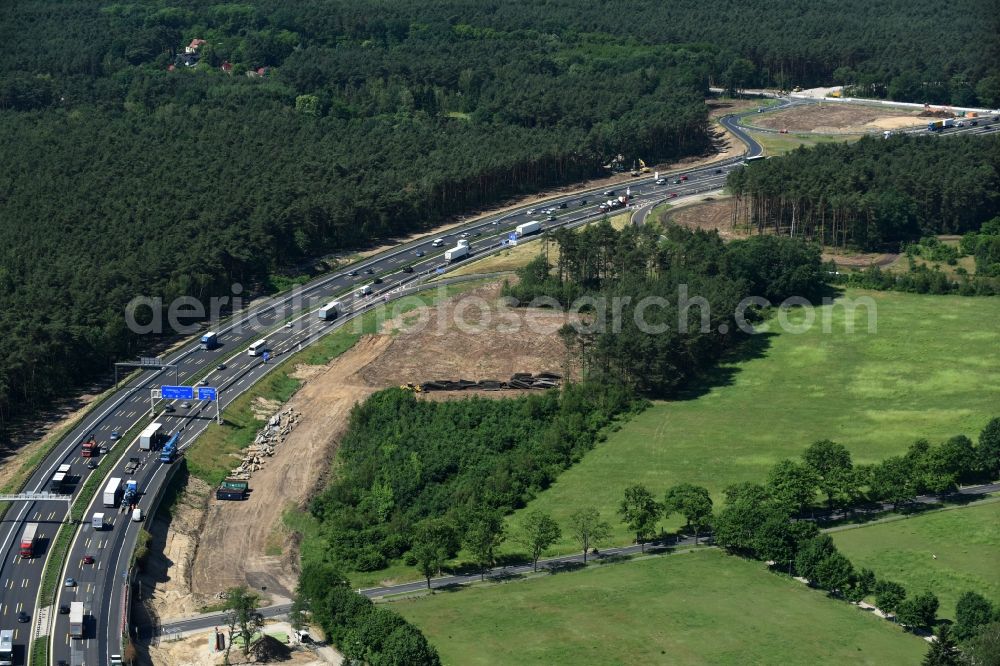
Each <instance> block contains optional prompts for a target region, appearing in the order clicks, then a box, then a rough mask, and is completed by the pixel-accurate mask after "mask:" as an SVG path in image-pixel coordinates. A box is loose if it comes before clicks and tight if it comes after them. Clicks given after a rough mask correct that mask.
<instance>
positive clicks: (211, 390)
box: [198, 386, 218, 400]
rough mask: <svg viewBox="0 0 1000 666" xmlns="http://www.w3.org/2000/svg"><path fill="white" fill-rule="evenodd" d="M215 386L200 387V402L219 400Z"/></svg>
mask: <svg viewBox="0 0 1000 666" xmlns="http://www.w3.org/2000/svg"><path fill="white" fill-rule="evenodd" d="M217 397H218V396H217V394H216V392H215V387H214V386H199V387H198V399H199V400H215V399H216V398H217Z"/></svg>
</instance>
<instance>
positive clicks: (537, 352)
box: [150, 282, 577, 621]
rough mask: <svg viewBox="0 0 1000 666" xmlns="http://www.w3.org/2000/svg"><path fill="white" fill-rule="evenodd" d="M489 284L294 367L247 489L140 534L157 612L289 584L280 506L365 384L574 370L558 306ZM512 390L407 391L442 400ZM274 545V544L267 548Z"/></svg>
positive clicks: (294, 566)
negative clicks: (511, 301) (290, 413)
mask: <svg viewBox="0 0 1000 666" xmlns="http://www.w3.org/2000/svg"><path fill="white" fill-rule="evenodd" d="M500 289H501V285H500V283H499V282H495V283H491V284H488V285H485V286H483V287H480V288H478V289H475V290H473V291H471V292H467V293H464V294H461V295H459V296H457V297H455V298H452V299H448V300H446V301H444V302H443V303H442V304H441V305H439V306H436V307H433V308H418V309H417V310H413V311H411V312H408V313H406V314H404V315H401V316H399V317H397V318H396V319H394V320H389V321H387V322H386V323H385V324H384V326H383V330H382V332H381V333H379V334H377V335H373V336H366V337H364V338H362V339H361V340H360V341H359V342H358V344H356V345H355V346H354V347H353V348H352V349H350V350H348V351H347V352H345V353H344V354H342V355H341V356H340V357H338V358H337V359H335V360H334V361H333V362H331V363H330V364H329V365H328V366H323V367H315V366H312V367H305V366H299V367H298V368H297V369H296V374H297V375H298V376H300V377H302V378H303V379H304V381H305V384H304V385H303V386H302V388H301V389H299V391H298V392H297V393H296V394H295V396H294V397H293V398H292V399H291V400H290V401H289V402H288V403H287V404H286V405H284V406H283V408H284V407H290V408H292V409H294V410H295V411H296V412H298V413H299V414H300V415H301V416H300V419H299V421H298V424H297V425H296V427H295V429H294V430H292V432H291V433H290V434H289V435H288V437H287V439H286V440H285V441H284V442H283V443H282V444H281V446H280V448H279V449H277V452H276V453H275V455H274V456H273V457H271V458H269V459H268V460H267V463H266V464H265V465H264V467H263V469H262V470H260V471H258V472H256V473H255V474H254V475H253V478H252V479H251V480H250V487H251V488H252V493H251V495H250V499H248V500H247V501H245V502H220V501H217V500H215V499H214V498H212V499H208V501H207V503H206V502H205V501H204V500H202V501H201V506H202V507H203V508H201V509H199V508H198V507H197V506H186V503H185V502H181V503H180V504H179V505H178V508H177V511H175V518H174V524H171V525H170V532H169V533H168V534H167V535H166V536H165V537H164V538H163V539H159V540H154V543H153V544H151V545H152V547H153V548H154V549H156V546H157V544H161V545H162V544H165V545H166V551H165V552H164V554H163V557H162V560H161V561H160V562H159V564H158V568H157V573H156V575H154V576H152V577H151V578H152V580H151V582H153V583H155V584H156V590H155V591H154V592H152V593H151V595H150V596H151V599H152V605H153V609H154V611H155V612H156V614H157V615H158V616H159V618H160V620H161V621H165V620H167V619H172V618H177V617H181V616H185V615H190V614H192V613H194V612H196V611H197V609H198V608H199V607H200V606H203V605H206V604H210V603H215V602H217V601H218V598H217V595H218V593H219V592H221V591H223V590H225V589H226V588H228V587H232V586H234V585H239V584H247V585H249V586H251V587H253V588H254V589H256V590H257V591H261V588H263V587H266V588H267V589H266V591H265V592H264V594H273V595H274V596H281V597H287V596H289V595H290V592H291V590H294V588H295V584H296V580H297V576H298V549H297V543H296V541H295V539H294V538H293V536H292V535H290V534H287V533H286V532H285V528H284V525H283V521H282V518H283V514H284V512H285V511H286V510H289V509H292V508H301V507H304V506H305V505H306V503H307V501H308V499H309V498H310V497H312V496H314V495H315V493H316V492H317V491H318V490H319V488H321V487H322V486H323V485H324V484H325V483H326V482H327V479H328V475H329V471H330V462H331V460H332V459H333V456H334V453H335V451H336V446H337V442H338V441H339V439H340V437H341V436H342V435H343V433H344V430H345V429H346V427H347V423H348V417H349V415H350V410H351V408H352V407H353V406H354V405H355V404H356V403H357V402H359V401H362V400H364V399H365V398H366V397H367V396H368V395H370V394H371V393H373V392H375V391H377V390H380V389H383V388H387V387H390V386H399V385H401V384H405V383H407V382H413V383H419V382H423V381H427V380H432V379H442V378H448V379H459V378H461V379H502V380H506V379H508V378H509V377H510V376H511V375H512V374H513V373H515V372H532V373H537V372H543V371H550V372H557V373H559V374H563V375H568V376H575V375H576V374H577V370H576V368H575V367H573V366H572V365H571V364H570V363H569V359H568V354H567V352H566V349H565V346H564V345H563V342H562V340H561V338H560V337H559V335H558V330H559V328H560V327H561V326H562V325H563V324H564V323H565V322H566V321H567V317H566V316H565V315H563V314H561V313H557V312H553V311H551V310H541V309H520V310H513V309H508V308H503V307H499V306H498V305H497V300H498V298H499V296H500ZM517 393H520V392H519V391H476V392H473V391H454V392H447V391H441V392H432V393H428V394H418V395H420V396H421V397H422V398H425V399H430V400H447V399H456V398H464V397H470V396H472V395H482V396H483V397H488V398H502V397H511V396H513V395H515V394H517ZM268 407H275V406H274V405H269V406H268ZM270 413H273V412H270V411H268V412H267V414H266V415H270ZM261 415H262V416H266V415H265V414H263V413H262V414H261ZM262 423H263V421H262ZM192 494H199V495H200V497H202V498H204V497H206V496H208V495H209V494H210V489H209V488H207V487H205V486H204V484H201V488H199V489H198V490H197V491H196V493H192ZM202 516H203V517H202ZM191 524H197V525H199V526H200V528H199V530H198V531H197V533H196V534H193V535H190V536H188V535H186V534H185V533H184V532H185V531H186V529H187V526H188V525H191ZM175 532H178V534H175ZM185 537H187V538H185ZM276 544H277V547H278V548H279V549H280V550H281V552H280V554H274V553H275V547H276ZM185 562H189V563H190V565H189V568H188V569H184V568H183V567H181V568H179V569H176V570H175V569H173V568H172V567H171V565H172V564H178V563H185Z"/></svg>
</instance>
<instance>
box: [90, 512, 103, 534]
mask: <svg viewBox="0 0 1000 666" xmlns="http://www.w3.org/2000/svg"><path fill="white" fill-rule="evenodd" d="M90 525H91V526H92V527H93V528H94V530H95V531H97V532H100V531H101V530H103V529H104V514H103V513H95V514H94V515H93V516H92V517H91V519H90Z"/></svg>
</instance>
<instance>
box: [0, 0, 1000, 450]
mask: <svg viewBox="0 0 1000 666" xmlns="http://www.w3.org/2000/svg"><path fill="white" fill-rule="evenodd" d="M10 4H11V6H9V7H6V8H5V10H6V11H5V14H4V20H3V21H2V22H0V39H2V41H3V43H4V46H5V48H4V49H3V51H2V52H0V145H3V146H4V157H5V159H4V160H3V161H2V166H0V235H2V238H3V240H4V243H3V244H2V246H0V326H3V328H4V330H5V332H6V335H5V340H6V341H7V344H5V345H3V347H2V348H0V438H2V436H3V435H2V432H3V430H4V428H5V426H6V424H7V423H8V422H9V420H10V418H11V417H12V416H16V415H17V414H20V413H26V412H29V411H30V410H31V409H33V408H35V407H37V406H39V405H41V404H44V403H45V402H46V401H48V400H49V399H51V398H52V397H55V396H58V395H60V394H63V393H65V392H67V391H69V390H72V389H73V388H74V386H76V385H78V384H79V382H80V381H82V380H84V379H86V378H88V377H92V376H94V375H95V374H98V373H101V372H106V371H107V370H108V369H109V368H110V363H111V362H112V361H114V360H117V359H121V358H124V357H131V356H134V355H135V353H136V352H137V351H139V350H141V349H142V348H143V347H144V346H146V345H147V344H148V341H147V340H139V339H136V338H135V337H134V336H133V335H131V334H130V333H129V332H128V331H127V330H125V327H124V324H123V317H122V308H123V305H124V304H125V303H126V302H128V300H130V299H131V298H132V297H133V296H135V295H137V294H140V293H142V294H148V295H154V296H161V297H163V298H164V300H165V301H169V299H171V298H172V297H174V296H176V295H180V294H191V295H194V296H197V297H201V298H205V297H207V296H209V295H212V294H214V293H228V289H229V286H230V285H231V284H232V283H233V282H240V283H242V284H244V285H246V286H247V287H248V288H249V289H251V290H255V288H256V287H255V285H261V284H265V283H266V282H267V279H268V276H269V275H271V274H273V273H275V272H276V271H279V270H281V269H282V268H284V267H287V266H289V265H293V264H299V263H301V262H303V261H304V260H306V259H308V258H310V257H314V256H316V255H319V254H323V253H326V252H330V251H336V250H341V249H344V248H347V247H355V246H359V245H363V244H365V243H368V242H371V241H372V240H373V239H379V238H386V237H389V236H392V235H394V234H398V233H401V232H405V231H412V230H414V229H418V228H422V227H427V226H429V225H432V224H434V223H436V222H440V221H441V220H443V219H446V218H447V217H448V216H451V215H454V214H457V213H460V212H466V211H468V210H470V209H473V208H476V207H479V206H483V205H488V204H490V203H495V202H497V201H499V200H501V199H503V198H504V197H507V196H510V195H514V194H518V193H524V192H530V191H536V190H538V189H539V188H542V187H546V186H549V185H553V184H557V183H566V182H572V181H576V180H579V179H582V178H585V177H588V176H593V175H596V174H600V173H602V169H601V165H603V164H604V163H606V161H607V160H608V158H609V157H611V156H614V155H617V154H619V153H621V154H624V155H625V156H626V160H627V161H631V160H632V159H633V158H637V157H638V158H642V159H644V160H646V161H647V162H650V163H653V162H656V161H660V160H667V159H671V158H675V157H678V156H682V155H688V154H693V153H698V152H701V151H703V150H704V149H705V148H706V146H707V139H706V134H705V128H706V124H707V120H706V112H705V108H704V105H703V103H702V99H703V97H704V95H705V93H706V90H707V88H708V87H709V86H710V85H723V86H727V87H731V88H738V87H745V86H750V85H759V84H770V85H778V86H782V87H791V86H792V85H811V84H814V83H828V82H830V81H832V80H833V81H836V80H843V82H849V83H854V84H856V85H857V86H860V87H862V88H864V91H865V92H866V94H872V95H886V94H893V95H896V96H902V97H905V98H907V99H915V100H919V101H924V100H927V101H935V102H937V101H943V102H954V103H960V102H961V103H973V102H975V103H979V104H1000V79H998V76H997V69H996V63H997V62H1000V59H998V58H997V57H995V54H993V51H991V49H993V50H994V51H995V50H996V48H997V45H996V40H995V34H996V30H995V28H996V17H995V16H994V15H993V14H994V13H993V12H990V11H989V10H990V9H991V8H990V6H989V3H988V2H986V1H985V0H964V1H963V2H960V3H959V4H958V5H951V6H949V9H948V13H947V20H942V18H941V16H940V14H941V9H940V7H939V5H932V4H931V3H929V2H912V1H911V2H905V3H904V2H900V1H898V0H893V2H890V3H889V5H886V4H885V3H882V4H880V5H878V6H873V5H872V4H871V3H863V2H860V1H859V0H849V1H848V2H846V3H844V2H841V3H836V4H834V3H806V4H803V3H801V2H791V1H789V0H779V1H777V2H766V3H765V2H749V3H723V2H710V3H695V2H690V1H687V0H686V1H684V2H679V3H656V2H651V1H639V2H630V3H627V4H626V3H622V2H611V3H607V2H604V3H597V2H589V1H584V2H561V3H544V4H538V3H529V2H524V1H523V0H513V1H511V2H503V3H496V2H485V3H484V2H472V1H471V0H458V1H450V2H435V3H415V2H407V1H400V2H393V3H376V2H371V1H370V0H359V1H355V2H344V1H332V2H331V1H308V0H282V1H281V2H279V1H277V0H268V1H262V2H254V3H244V4H238V3H230V4H215V5H211V4H205V3H200V2H195V1H194V0H175V1H166V0H157V1H153V0H140V1H138V2H132V3H112V2H98V1H94V0H75V1H72V2H70V1H66V0H19V1H18V2H16V3H10ZM991 54H993V55H991ZM914 82H916V83H914ZM904 84H905V85H904Z"/></svg>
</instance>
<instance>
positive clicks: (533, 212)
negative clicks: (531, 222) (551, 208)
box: [526, 208, 535, 215]
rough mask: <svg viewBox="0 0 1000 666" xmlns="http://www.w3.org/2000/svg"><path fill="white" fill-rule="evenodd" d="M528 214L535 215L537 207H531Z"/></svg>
mask: <svg viewBox="0 0 1000 666" xmlns="http://www.w3.org/2000/svg"><path fill="white" fill-rule="evenodd" d="M526 214H527V215H534V214H535V209H534V208H529V209H528V212H527V213H526Z"/></svg>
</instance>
